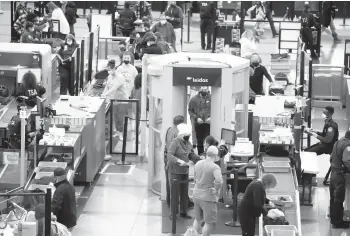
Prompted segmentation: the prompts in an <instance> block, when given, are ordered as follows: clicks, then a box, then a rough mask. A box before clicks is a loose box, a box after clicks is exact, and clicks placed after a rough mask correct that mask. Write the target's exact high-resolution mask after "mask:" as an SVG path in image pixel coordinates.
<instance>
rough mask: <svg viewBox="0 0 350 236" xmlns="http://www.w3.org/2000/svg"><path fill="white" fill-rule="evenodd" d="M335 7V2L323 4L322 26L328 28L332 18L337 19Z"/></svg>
mask: <svg viewBox="0 0 350 236" xmlns="http://www.w3.org/2000/svg"><path fill="white" fill-rule="evenodd" d="M335 9H336V7H335V5H334V2H333V1H325V2H323V7H322V25H323V26H324V27H328V26H329V25H330V24H331V18H333V19H334V17H335Z"/></svg>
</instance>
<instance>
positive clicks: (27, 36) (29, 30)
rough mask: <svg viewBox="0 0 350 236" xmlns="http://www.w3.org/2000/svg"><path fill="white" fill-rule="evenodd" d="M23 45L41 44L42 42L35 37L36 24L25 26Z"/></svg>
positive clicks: (28, 23) (30, 23)
mask: <svg viewBox="0 0 350 236" xmlns="http://www.w3.org/2000/svg"><path fill="white" fill-rule="evenodd" d="M21 43H40V41H39V40H38V39H37V38H35V37H34V24H33V23H32V22H27V23H26V25H25V26H24V31H23V33H22V36H21Z"/></svg>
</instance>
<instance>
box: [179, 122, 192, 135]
mask: <svg viewBox="0 0 350 236" xmlns="http://www.w3.org/2000/svg"><path fill="white" fill-rule="evenodd" d="M177 130H178V131H179V133H178V134H177V136H180V135H183V136H186V135H191V129H190V127H189V126H188V125H187V124H184V123H182V124H179V125H178V126H177Z"/></svg>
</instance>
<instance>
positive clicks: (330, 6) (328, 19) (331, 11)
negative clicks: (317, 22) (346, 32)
mask: <svg viewBox="0 0 350 236" xmlns="http://www.w3.org/2000/svg"><path fill="white" fill-rule="evenodd" d="M335 10H336V6H335V4H334V2H333V1H325V2H323V8H322V19H323V22H322V32H323V31H325V30H327V31H329V30H328V29H327V28H328V27H329V28H330V31H331V33H332V36H333V39H334V42H340V41H341V40H340V39H339V38H338V34H337V32H336V29H335V25H334V17H335Z"/></svg>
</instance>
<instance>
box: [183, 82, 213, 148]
mask: <svg viewBox="0 0 350 236" xmlns="http://www.w3.org/2000/svg"><path fill="white" fill-rule="evenodd" d="M188 113H189V115H190V117H191V122H192V126H193V127H194V130H195V133H196V139H197V151H198V155H201V154H202V153H203V152H204V139H205V138H206V137H207V136H208V135H209V134H210V115H211V96H210V93H209V91H208V88H207V87H201V89H200V91H199V93H198V94H197V95H196V96H194V97H193V98H191V100H190V102H189V105H188Z"/></svg>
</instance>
